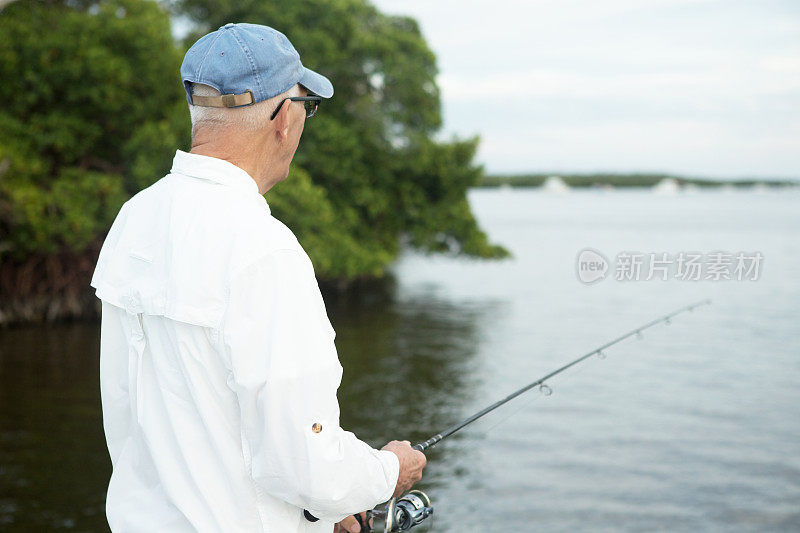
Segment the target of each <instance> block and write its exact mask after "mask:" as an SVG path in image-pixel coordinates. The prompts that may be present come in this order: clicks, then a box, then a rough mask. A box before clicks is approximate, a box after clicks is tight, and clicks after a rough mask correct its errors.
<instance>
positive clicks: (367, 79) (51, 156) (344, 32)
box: [0, 0, 506, 280]
mask: <svg viewBox="0 0 800 533" xmlns="http://www.w3.org/2000/svg"><path fill="white" fill-rule="evenodd" d="M170 7H171V8H172V9H173V10H174V13H175V14H176V15H179V16H184V17H188V18H189V19H190V20H194V21H195V23H196V24H197V32H196V33H195V35H193V36H192V37H191V38H190V39H188V40H187V43H185V45H186V47H188V45H190V44H191V43H192V42H194V40H195V39H196V38H197V37H199V35H201V34H203V33H205V32H207V31H210V30H213V29H216V28H217V27H219V26H222V25H223V24H224V23H226V22H228V21H248V22H255V23H262V24H267V25H270V26H273V27H275V28H278V29H280V30H281V31H283V32H284V33H286V34H287V35H288V36H289V37H290V39H291V40H292V42H293V43H294V44H295V46H296V47H297V48H298V50H299V51H300V52H301V55H302V57H303V58H304V60H305V61H306V62H307V63H308V65H309V66H310V67H311V68H315V69H316V70H319V71H321V72H323V73H325V74H326V75H328V76H329V77H330V78H331V80H332V81H333V83H334V86H335V87H336V95H335V97H334V98H333V99H331V100H329V101H325V102H324V103H323V107H322V109H321V110H320V113H319V114H318V115H317V117H315V118H314V119H313V121H311V122H309V123H308V124H307V125H306V128H305V132H304V136H303V139H302V142H301V145H300V149H299V150H298V153H297V155H296V158H295V163H294V165H293V167H292V172H291V174H290V177H289V179H288V180H287V181H286V182H285V183H282V184H280V185H278V186H277V187H276V188H275V190H274V191H271V192H270V193H269V195H268V200H269V202H270V205H271V206H272V209H273V212H274V213H275V214H276V216H277V217H278V218H279V219H281V220H283V221H284V222H285V223H286V224H287V225H288V226H289V227H290V228H291V229H292V230H293V231H295V233H296V234H297V235H298V238H299V239H300V241H301V243H302V244H303V245H304V246H305V247H306V249H307V250H308V252H309V254H310V255H311V258H312V260H313V262H314V264H315V267H316V270H317V273H318V275H320V277H322V278H327V279H336V280H347V279H354V278H357V277H360V276H374V275H380V274H381V273H382V272H383V270H384V268H385V267H386V266H387V265H388V264H389V263H390V262H391V261H392V260H393V259H394V258H395V257H396V256H397V254H398V252H399V249H400V242H401V238H402V237H404V236H405V237H406V240H407V241H408V242H410V243H411V244H412V245H413V246H416V247H418V248H420V249H423V250H430V251H451V252H461V253H466V254H470V255H475V256H481V257H499V256H502V255H504V254H505V253H506V252H505V251H504V250H503V249H502V248H499V247H496V246H492V245H491V244H490V243H489V242H488V241H487V238H486V235H485V234H484V233H483V232H482V231H481V230H480V229H479V228H478V226H477V224H476V222H475V220H474V218H473V216H472V214H471V212H470V209H469V205H468V203H467V201H466V192H467V190H468V188H469V187H472V186H474V185H476V184H477V183H478V182H479V181H480V180H481V179H482V176H483V170H482V168H481V167H479V166H476V165H475V164H474V163H473V158H474V155H475V150H476V147H477V143H478V140H477V138H475V139H467V140H458V139H454V140H452V141H450V142H440V141H436V140H434V137H433V136H434V134H435V133H436V132H437V131H438V130H439V128H440V127H441V122H442V120H441V113H440V99H439V90H438V87H437V85H436V82H435V76H436V72H437V69H436V61H435V57H434V55H433V53H432V52H431V51H430V49H429V48H428V46H427V44H426V43H425V40H424V39H423V37H422V35H421V33H420V30H419V27H418V25H417V23H416V22H415V21H414V20H413V19H410V18H408V17H398V16H387V15H383V14H381V13H379V12H378V11H377V10H376V9H375V8H374V7H373V6H372V5H371V4H369V3H368V2H367V1H366V0H307V1H304V2H296V1H293V0H279V1H270V2H265V1H263V0H175V1H173V2H172V3H171V4H170ZM0 35H2V36H3V38H2V39H0V101H2V102H4V105H3V106H2V108H0V259H2V258H3V257H6V256H9V255H10V256H13V257H15V258H16V259H24V258H25V257H26V255H29V254H37V253H45V254H52V253H58V252H61V251H69V252H81V251H82V250H84V249H88V247H89V246H90V245H91V244H92V243H93V242H96V240H97V239H98V238H100V237H101V236H102V234H103V232H104V231H105V230H106V229H107V228H108V227H109V226H110V223H111V221H112V220H113V217H114V215H115V214H116V212H117V210H118V208H119V206H120V205H121V204H122V202H124V201H125V199H126V198H128V197H130V195H132V194H134V193H136V192H137V191H139V190H141V189H142V188H144V187H146V186H148V185H150V184H151V183H153V182H154V181H155V180H157V179H159V178H160V177H161V176H163V175H164V174H165V173H166V172H167V171H168V170H169V165H170V162H171V158H172V156H173V154H174V151H175V149H176V148H185V147H186V145H187V144H188V135H189V127H188V113H187V109H186V101H185V98H184V95H183V89H182V87H181V84H180V81H179V77H178V71H179V66H180V62H181V57H182V52H183V50H181V49H180V47H179V46H177V45H176V44H175V43H174V42H173V40H172V37H171V34H170V27H169V17H168V15H167V13H166V12H165V11H164V10H163V9H162V7H161V5H160V4H158V3H156V2H155V1H153V0H99V1H97V0H18V1H17V2H15V3H12V4H11V5H9V6H7V7H6V8H5V9H4V10H3V11H2V12H0Z"/></svg>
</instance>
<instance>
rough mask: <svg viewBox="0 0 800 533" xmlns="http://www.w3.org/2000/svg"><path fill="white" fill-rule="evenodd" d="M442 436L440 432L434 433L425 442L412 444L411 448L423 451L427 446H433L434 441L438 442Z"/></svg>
mask: <svg viewBox="0 0 800 533" xmlns="http://www.w3.org/2000/svg"><path fill="white" fill-rule="evenodd" d="M443 438H444V437H442V435H441V433H439V434H436V435H434V436H433V437H431V438H429V439H428V440H426V441H425V442H420V443H419V444H415V445H414V446H412V448H414V449H415V450H417V451H419V452H424V451H425V450H427V449H428V448H431V447H433V446H434V445H435V444H436V443H438V442H439V441H440V440H442V439H443Z"/></svg>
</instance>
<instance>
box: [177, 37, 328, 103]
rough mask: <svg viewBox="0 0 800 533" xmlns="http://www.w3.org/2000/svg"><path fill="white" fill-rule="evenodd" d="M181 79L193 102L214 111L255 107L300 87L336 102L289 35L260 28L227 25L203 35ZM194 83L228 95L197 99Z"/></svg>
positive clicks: (186, 59) (186, 60)
mask: <svg viewBox="0 0 800 533" xmlns="http://www.w3.org/2000/svg"><path fill="white" fill-rule="evenodd" d="M181 79H182V80H183V87H184V89H186V100H187V101H188V102H189V104H192V105H200V106H210V107H239V106H243V105H252V104H255V103H257V102H261V101H263V100H267V99H269V98H272V97H273V96H277V95H279V94H281V93H283V92H285V91H287V90H289V89H290V88H291V87H292V86H294V85H295V84H296V83H299V84H300V85H302V86H303V87H305V88H306V89H308V91H309V92H310V93H313V94H316V95H318V96H322V97H323V98H330V97H331V96H333V85H332V84H331V82H330V80H329V79H328V78H326V77H325V76H323V75H321V74H317V73H316V72H314V71H313V70H309V69H307V68H306V67H304V66H303V64H302V63H301V62H300V54H298V53H297V50H295V49H294V46H292V43H290V42H289V39H287V38H286V36H285V35H284V34H282V33H281V32H279V31H278V30H275V29H273V28H270V27H269V26H262V25H260V24H246V23H241V24H233V23H230V24H225V25H224V26H222V27H221V28H220V29H218V30H217V31H213V32H211V33H209V34H208V35H204V36H203V37H201V38H200V39H199V40H198V41H197V42H196V43H194V44H193V45H192V47H191V48H189V50H188V51H187V52H186V55H185V56H184V58H183V64H182V65H181ZM192 83H202V84H204V85H209V86H211V87H214V88H215V89H217V90H218V91H219V92H220V94H221V95H222V96H218V97H202V96H194V97H193V96H192Z"/></svg>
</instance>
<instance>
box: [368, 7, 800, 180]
mask: <svg viewBox="0 0 800 533" xmlns="http://www.w3.org/2000/svg"><path fill="white" fill-rule="evenodd" d="M377 4H378V6H379V7H381V8H384V9H386V10H389V11H391V12H397V11H398V10H402V11H403V12H405V13H408V14H411V15H412V16H415V17H416V18H417V19H418V20H420V23H421V27H422V29H423V33H424V34H425V36H426V38H427V39H428V42H429V44H430V45H431V47H432V49H433V51H434V52H435V53H436V54H437V58H438V64H439V67H440V72H441V73H440V76H439V78H438V82H439V85H440V87H441V89H442V98H443V107H444V117H445V132H444V133H445V134H451V133H456V134H459V135H462V136H464V135H471V134H474V133H478V134H480V135H481V138H482V146H481V148H480V150H479V157H480V159H481V161H482V162H483V163H485V164H486V166H487V169H488V170H489V171H490V172H492V171H506V170H509V169H512V168H513V169H516V170H521V171H524V170H531V171H533V170H537V169H551V168H556V167H558V168H563V169H568V168H575V169H584V170H585V169H592V168H598V169H599V168H602V169H604V170H613V169H614V168H619V169H628V170H629V169H635V167H637V166H638V167H641V168H642V169H644V168H651V169H652V168H659V169H661V170H665V171H678V170H680V171H681V172H687V173H703V174H710V175H720V176H721V175H731V174H733V175H743V174H763V175H776V176H778V175H780V176H800V156H797V155H795V152H800V150H798V149H797V146H800V144H798V141H799V140H800V134H798V126H796V124H800V105H798V102H800V38H798V36H800V3H797V2H792V1H789V0H786V1H777V0H765V1H763V2H748V1H744V0H724V1H723V0H650V1H647V2H644V1H641V0H606V1H605V2H595V1H587V0H559V1H556V0H548V1H524V0H493V1H487V0H463V1H458V2H456V1H451V0H439V1H437V2H430V1H429V0H407V1H405V2H403V3H396V2H389V1H388V0H379V1H378V2H377ZM531 141H535V143H536V144H535V147H531Z"/></svg>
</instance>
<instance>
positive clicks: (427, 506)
mask: <svg viewBox="0 0 800 533" xmlns="http://www.w3.org/2000/svg"><path fill="white" fill-rule="evenodd" d="M710 304H711V300H702V301H700V302H697V303H693V304H691V305H687V306H685V307H681V308H680V309H678V310H676V311H673V312H672V313H669V314H666V315H662V316H660V317H658V318H656V319H655V320H651V321H650V322H648V323H646V324H644V325H642V326H639V327H638V328H635V329H632V330H630V331H629V332H627V333H625V334H624V335H620V336H619V337H617V338H616V339H614V340H612V341H609V342H607V343H605V344H603V345H601V346H598V347H597V348H595V349H593V350H592V351H590V352H588V353H586V354H584V355H582V356H580V357H578V358H577V359H575V360H573V361H570V362H569V363H567V364H565V365H564V366H562V367H560V368H558V369H556V370H553V371H552V372H550V373H549V374H547V375H545V376H543V377H541V378H539V379H537V380H536V381H534V382H532V383H529V384H528V385H525V386H524V387H522V388H520V389H518V390H516V391H514V392H512V393H511V394H509V395H508V396H506V397H505V398H503V399H502V400H498V401H496V402H495V403H493V404H491V405H489V406H488V407H485V408H483V409H481V410H480V411H478V412H477V413H475V414H474V415H472V416H470V417H468V418H465V419H464V420H462V421H461V422H459V423H458V424H455V425H454V426H451V427H449V428H447V429H445V430H444V431H442V432H441V433H437V434H436V435H434V436H433V437H431V438H429V439H428V440H426V441H424V442H420V443H418V444H415V445H414V446H413V448H414V449H415V450H419V451H421V452H424V451H425V450H427V449H429V448H432V447H434V446H436V445H437V444H438V443H439V442H441V441H443V440H444V439H446V438H447V437H449V436H451V435H453V434H454V433H456V432H457V431H459V430H461V429H463V428H464V427H466V426H468V425H470V424H472V423H473V422H475V421H476V420H478V419H479V418H481V417H482V416H484V415H486V414H488V413H491V412H492V411H494V410H495V409H497V408H498V407H500V406H501V405H504V404H506V403H508V402H510V401H511V400H513V399H514V398H516V397H517V396H519V395H521V394H524V393H526V392H528V391H529V390H531V389H533V388H534V387H537V386H538V387H539V390H540V391H541V392H543V393H544V394H545V395H548V396H549V395H550V394H551V392H552V390H551V389H550V387H549V386H548V385H547V384H546V383H545V382H546V381H547V380H549V379H550V378H552V377H554V376H557V375H558V374H560V373H562V372H564V371H565V370H567V369H568V368H571V367H573V366H575V365H577V364H578V363H580V362H582V361H585V360H586V359H589V358H590V357H592V356H595V355H596V356H598V357H599V358H601V359H605V353H604V350H607V349H608V348H610V347H612V346H614V345H615V344H618V343H620V342H622V341H624V340H625V339H627V338H630V337H633V336H636V337H638V338H642V332H643V331H644V330H646V329H648V328H651V327H653V326H655V325H657V324H661V323H664V324H667V325H669V324H670V323H671V320H672V318H673V317H675V316H677V315H679V314H681V313H685V312H687V311H694V310H695V309H696V308H698V307H701V306H704V305H710ZM431 514H433V506H432V505H431V500H430V498H429V497H428V496H427V495H426V494H425V493H424V492H422V491H419V490H412V491H410V492H409V493H407V494H406V495H404V496H402V497H401V498H392V499H391V500H389V502H388V503H387V504H386V509H385V510H374V511H371V513H370V516H374V517H376V518H383V519H384V520H385V524H384V532H385V533H390V532H393V531H405V530H407V529H410V528H412V527H414V526H415V525H417V524H419V523H420V522H422V521H423V520H425V519H426V518H428V517H429V516H430V515H431ZM359 523H361V520H360V519H359ZM362 531H369V529H367V528H366V527H365V529H363V530H362Z"/></svg>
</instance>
